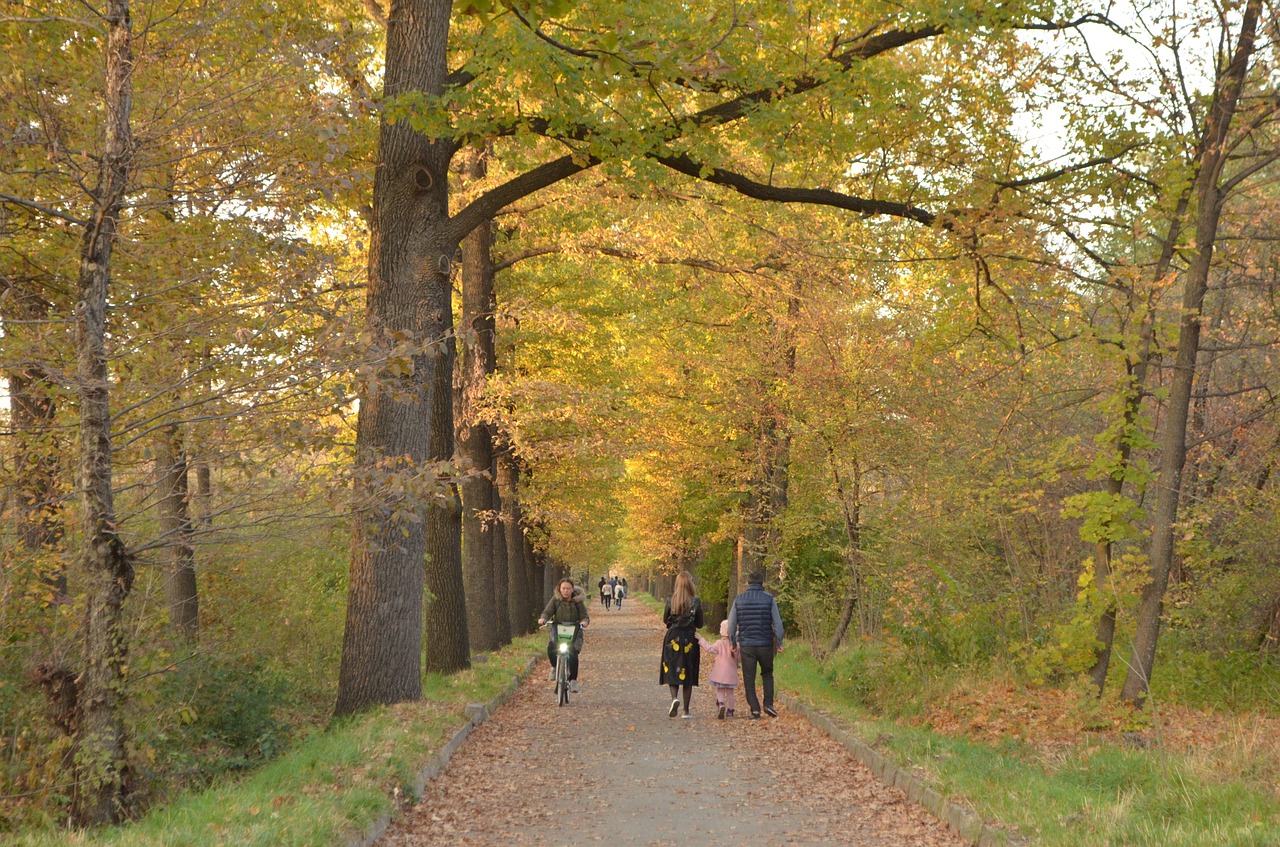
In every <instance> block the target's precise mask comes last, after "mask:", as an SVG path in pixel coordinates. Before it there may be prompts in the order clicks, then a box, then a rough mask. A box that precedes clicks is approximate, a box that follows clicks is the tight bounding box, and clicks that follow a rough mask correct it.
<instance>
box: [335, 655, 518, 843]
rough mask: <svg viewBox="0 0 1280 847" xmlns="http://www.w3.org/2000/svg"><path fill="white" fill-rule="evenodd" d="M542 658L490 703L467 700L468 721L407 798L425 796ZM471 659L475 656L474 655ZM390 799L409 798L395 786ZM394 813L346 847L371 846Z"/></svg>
mask: <svg viewBox="0 0 1280 847" xmlns="http://www.w3.org/2000/svg"><path fill="white" fill-rule="evenodd" d="M486 658H487V657H486ZM539 658H540V657H539V656H533V657H531V658H530V659H529V661H527V662H525V666H524V670H522V671H520V673H518V674H516V675H515V676H513V677H512V678H511V682H510V683H509V684H508V685H507V687H506V688H504V689H502V690H501V691H499V692H498V693H497V695H496V696H494V698H493V699H492V700H490V701H489V702H488V703H468V704H467V705H466V706H465V707H464V708H463V714H465V715H466V716H467V722H466V723H465V724H463V725H462V726H460V727H458V728H457V729H456V730H454V733H453V735H451V736H450V737H449V740H448V741H446V742H445V743H444V744H443V745H441V747H440V749H439V750H437V751H436V752H435V755H433V756H432V757H431V758H430V759H429V760H428V761H427V763H426V765H424V766H423V767H422V769H421V770H419V771H418V773H417V775H416V776H415V777H414V781H413V785H412V786H411V789H412V790H411V792H410V794H409V797H408V798H407V799H408V802H409V803H416V802H418V800H419V799H420V798H421V797H422V792H423V791H424V790H425V789H426V787H427V783H428V782H430V781H431V780H433V779H435V778H436V777H437V776H439V775H440V773H441V771H443V770H444V768H445V766H446V765H447V764H449V760H450V759H452V758H453V754H454V753H456V752H458V748H459V747H461V746H462V742H464V741H466V740H467V737H468V736H469V735H471V731H472V730H474V729H475V728H476V727H478V726H479V725H480V724H482V723H484V722H485V720H486V719H488V717H489V716H490V715H492V714H493V713H494V712H496V711H497V710H498V707H499V706H501V705H502V704H503V703H505V702H507V699H508V698H510V697H511V695H512V694H514V693H515V692H516V689H518V688H519V687H520V683H521V682H522V681H524V679H525V677H527V676H528V675H529V674H530V673H531V672H532V671H533V669H534V667H536V666H537V663H538V659H539ZM472 661H475V660H474V659H473V660H472ZM408 787H410V786H406V788H408ZM391 799H392V802H393V803H394V804H395V807H397V808H398V807H399V806H400V805H401V804H402V803H403V802H404V801H405V799H406V798H405V797H404V795H403V794H402V789H401V787H400V786H396V788H395V790H394V791H393V793H392V796H391ZM393 815H394V812H384V813H383V814H381V815H379V816H378V818H376V819H375V820H374V821H373V822H372V823H370V824H369V826H368V827H367V828H366V829H365V830H364V831H363V832H362V833H360V834H358V835H355V836H352V837H351V838H350V839H348V841H347V847H372V845H373V843H374V842H375V841H377V840H378V839H379V838H381V837H382V835H383V833H385V832H386V831H387V827H388V826H390V825H391V819H392V817H393Z"/></svg>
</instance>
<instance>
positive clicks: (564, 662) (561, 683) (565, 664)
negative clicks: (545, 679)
mask: <svg viewBox="0 0 1280 847" xmlns="http://www.w3.org/2000/svg"><path fill="white" fill-rule="evenodd" d="M568 702H569V659H568V657H566V656H564V655H561V656H560V661H558V662H556V704H557V705H560V706H564V705H566V704H567V703H568Z"/></svg>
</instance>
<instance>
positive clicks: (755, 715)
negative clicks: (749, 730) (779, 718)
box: [751, 712, 760, 721]
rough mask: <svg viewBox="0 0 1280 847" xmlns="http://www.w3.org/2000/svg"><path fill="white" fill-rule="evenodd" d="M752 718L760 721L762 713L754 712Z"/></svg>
mask: <svg viewBox="0 0 1280 847" xmlns="http://www.w3.org/2000/svg"><path fill="white" fill-rule="evenodd" d="M751 720H753V721H758V720H760V713H759V712H752V713H751Z"/></svg>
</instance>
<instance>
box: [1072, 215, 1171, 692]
mask: <svg viewBox="0 0 1280 847" xmlns="http://www.w3.org/2000/svg"><path fill="white" fill-rule="evenodd" d="M1190 202H1191V195H1190V193H1189V192H1187V191H1183V192H1182V193H1181V195H1180V196H1179V197H1178V204H1177V207H1176V208H1175V209H1174V212H1173V217H1172V218H1171V219H1170V221H1169V232H1168V235H1167V236H1166V237H1165V240H1164V246H1163V247H1162V248H1161V250H1160V258H1159V260H1158V261H1157V262H1156V266H1155V272H1154V273H1153V274H1152V285H1153V291H1152V295H1151V296H1149V297H1148V298H1147V309H1146V315H1145V316H1144V317H1143V318H1142V326H1141V329H1140V330H1139V332H1138V350H1137V351H1136V356H1135V359H1134V361H1133V363H1132V364H1131V365H1130V364H1128V361H1129V360H1128V358H1127V357H1126V365H1125V370H1126V372H1127V374H1126V375H1127V377H1128V379H1127V381H1126V383H1125V388H1124V392H1125V395H1124V429H1123V430H1122V432H1121V434H1120V438H1119V442H1118V443H1117V444H1116V468H1115V470H1114V471H1113V472H1112V473H1111V476H1109V477H1108V478H1107V488H1106V490H1107V492H1108V493H1109V494H1111V495H1112V496H1113V497H1119V496H1120V495H1121V494H1123V493H1124V480H1125V477H1126V476H1127V475H1128V470H1129V464H1130V462H1131V460H1132V456H1133V445H1134V440H1135V437H1136V435H1137V430H1138V427H1139V426H1140V423H1139V421H1140V415H1141V412H1142V397H1143V394H1144V393H1145V391H1146V386H1147V370H1148V368H1149V367H1150V363H1151V355H1152V352H1151V348H1152V344H1153V333H1154V331H1155V327H1154V324H1153V322H1154V320H1155V308H1154V303H1153V301H1154V294H1155V291H1154V289H1158V288H1159V286H1160V285H1161V284H1162V282H1163V281H1164V280H1165V278H1166V276H1168V274H1169V269H1170V268H1171V267H1172V266H1173V255H1174V251H1175V249H1176V247H1177V244H1178V237H1179V236H1180V235H1181V233H1182V224H1183V220H1184V219H1185V217H1186V214H1187V207H1188V205H1189V204H1190ZM1136 300H1137V292H1136V291H1135V290H1134V289H1133V288H1132V287H1131V288H1130V289H1129V314H1130V315H1131V316H1132V315H1136V314H1137V312H1138V309H1137V303H1136ZM1111 555H1112V540H1111V539H1110V538H1104V539H1102V540H1101V541H1099V542H1097V545H1096V551H1095V554H1094V558H1095V573H1094V578H1095V581H1096V584H1097V587H1098V591H1099V592H1100V593H1101V594H1102V595H1103V597H1104V601H1105V604H1106V605H1105V606H1104V608H1103V610H1102V614H1100V615H1099V616H1098V621H1097V623H1096V624H1095V626H1094V643H1095V645H1096V646H1095V647H1094V654H1093V666H1092V667H1091V668H1089V681H1090V682H1091V683H1093V687H1094V688H1096V689H1098V696H1099V697H1101V696H1102V693H1103V690H1104V689H1105V688H1106V684H1107V672H1108V671H1109V670H1110V667H1111V651H1112V648H1113V646H1114V644H1115V636H1116V613H1117V608H1116V598H1115V597H1114V596H1111Z"/></svg>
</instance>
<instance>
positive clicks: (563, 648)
mask: <svg viewBox="0 0 1280 847" xmlns="http://www.w3.org/2000/svg"><path fill="white" fill-rule="evenodd" d="M560 652H561V653H568V652H569V645H568V644H566V643H565V642H563V641H561V642H560Z"/></svg>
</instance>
